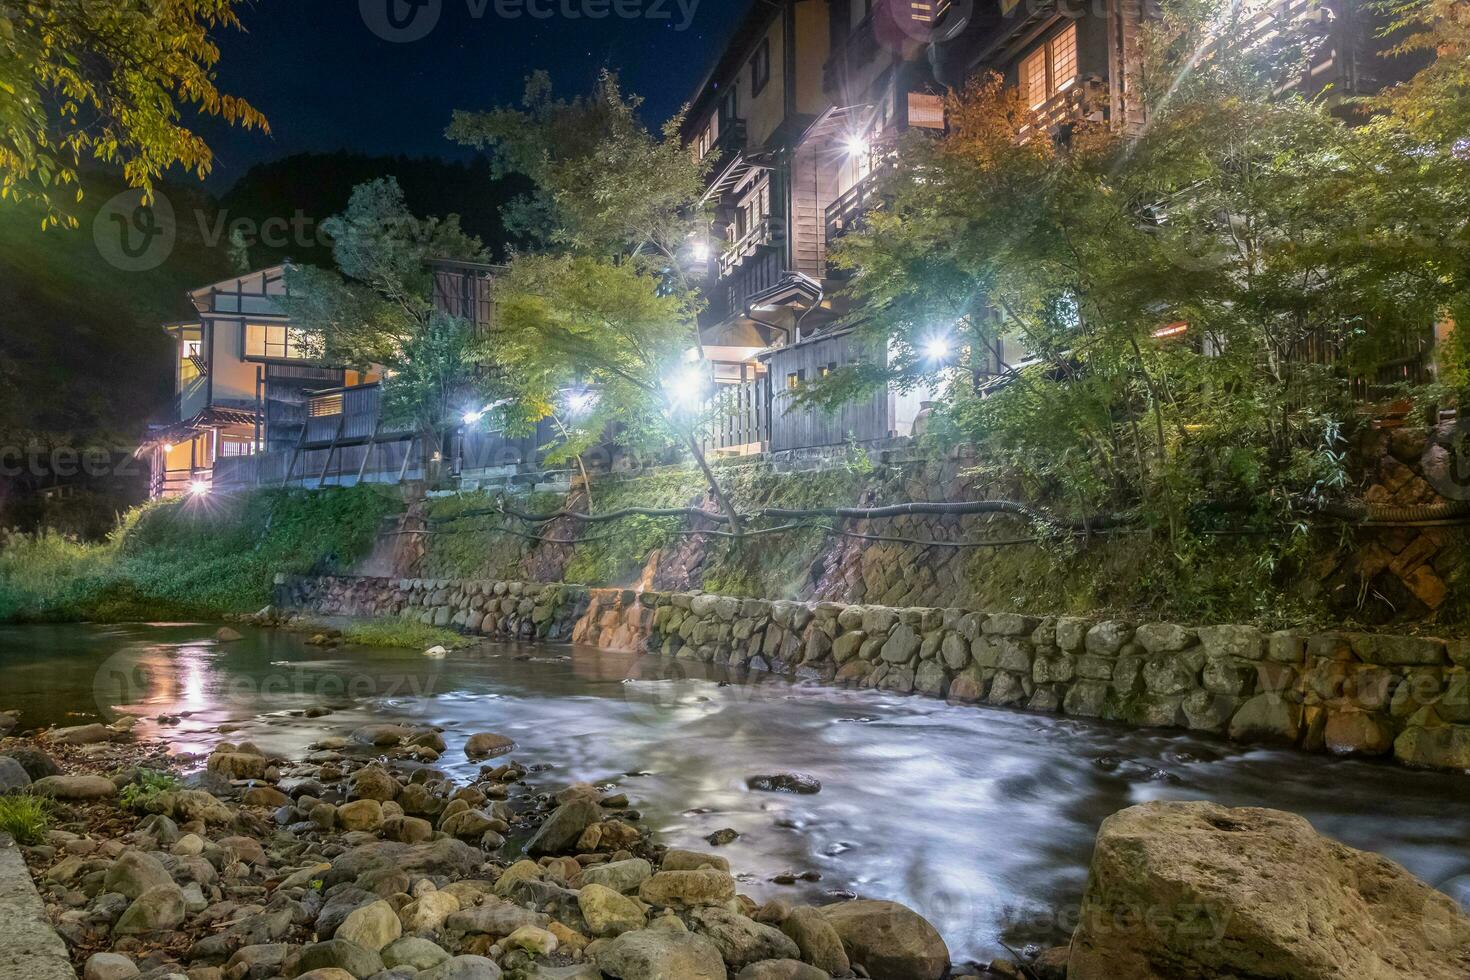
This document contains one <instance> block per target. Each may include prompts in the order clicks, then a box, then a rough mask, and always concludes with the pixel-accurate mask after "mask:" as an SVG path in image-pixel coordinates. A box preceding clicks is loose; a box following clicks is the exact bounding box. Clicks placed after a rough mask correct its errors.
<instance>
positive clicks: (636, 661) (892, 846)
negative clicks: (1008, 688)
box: [0, 624, 1470, 961]
mask: <svg viewBox="0 0 1470 980" xmlns="http://www.w3.org/2000/svg"><path fill="white" fill-rule="evenodd" d="M213 630H214V627H212V626H208V625H203V624H152V625H147V626H116V627H100V626H97V627H94V626H64V627H24V628H0V709H7V708H19V709H21V710H22V712H23V715H22V727H25V728H34V727H40V726H44V725H51V724H79V723H82V722H84V721H88V720H95V719H98V718H101V719H105V720H110V719H111V718H113V717H115V716H116V713H117V712H119V711H121V712H125V713H129V714H135V715H139V716H141V717H143V718H144V719H146V721H145V723H144V724H143V725H141V726H140V727H139V728H138V732H139V733H140V734H141V735H144V736H151V735H158V734H162V735H164V736H165V737H166V738H167V739H168V740H169V741H170V743H171V745H172V747H173V749H174V750H175V751H176V752H179V753H200V752H206V751H207V750H208V748H209V747H210V746H211V745H212V744H213V743H214V742H216V741H219V740H221V739H222V738H228V739H231V740H240V739H247V738H248V739H250V740H252V741H254V742H256V743H257V744H259V745H260V746H261V747H262V748H265V749H267V750H270V751H279V752H281V753H283V754H294V753H298V752H299V751H300V750H301V749H302V748H303V747H304V746H305V745H306V744H307V743H309V742H311V741H312V740H314V739H316V738H318V737H321V736H322V735H323V734H346V733H347V732H348V731H350V730H351V729H352V728H354V727H357V726H358V725H361V724H365V723H369V722H384V721H398V720H404V721H408V722H411V723H414V724H425V725H436V726H440V727H442V728H443V729H444V731H445V738H446V740H447V741H448V743H449V751H448V752H446V753H445V755H444V758H443V759H442V760H441V762H440V763H439V766H440V768H443V769H446V770H447V771H449V772H451V773H453V774H456V775H458V776H460V777H461V778H467V777H469V776H470V775H472V774H473V773H474V772H475V771H476V770H477V768H478V767H477V766H475V765H472V764H470V763H468V762H466V761H464V755H463V752H462V746H463V743H464V740H465V739H466V738H468V736H469V735H471V734H473V733H475V732H480V731H494V732H500V733H502V734H505V735H509V736H511V737H513V738H514V739H515V740H516V741H517V742H518V743H519V748H518V749H517V751H516V753H514V754H513V755H512V758H518V759H521V760H523V761H526V762H546V763H551V764H552V765H553V768H552V769H551V770H549V771H547V772H543V773H538V774H536V775H535V776H533V777H532V779H533V781H534V782H536V783H538V784H540V785H545V786H557V785H559V784H564V783H566V782H569V781H573V780H590V781H595V782H605V783H613V784H617V785H618V786H619V787H620V788H621V789H622V790H624V791H625V792H627V794H628V796H629V797H630V798H631V799H632V801H633V805H634V806H636V807H638V808H640V809H641V810H642V811H643V814H644V818H645V822H646V823H647V824H648V825H649V826H650V827H652V828H653V829H655V830H656V831H658V832H659V834H660V839H661V840H662V841H664V842H665V843H668V844H670V845H672V846H683V847H693V848H707V846H708V845H706V844H705V843H704V841H703V840H702V838H703V837H705V836H706V835H708V834H710V833H712V832H714V831H716V830H720V829H723V828H733V829H735V830H737V831H739V833H740V835H741V836H740V838H739V839H738V840H736V841H735V842H734V843H732V844H730V845H728V846H726V847H724V848H722V849H721V853H723V854H724V855H726V856H727V857H728V858H729V859H730V862H731V865H732V867H733V868H734V869H735V870H736V872H737V873H738V874H741V875H742V877H743V884H742V890H743V891H745V892H746V893H747V894H750V895H752V896H753V897H756V898H758V899H765V898H769V897H777V896H781V897H787V898H789V899H792V900H801V901H814V902H819V901H823V900H832V899H833V898H834V897H836V896H841V895H852V894H856V895H862V896H867V897H875V898H890V899H894V900H897V901H901V902H904V903H906V904H908V905H911V906H913V907H914V908H916V909H918V910H919V911H920V912H922V913H923V914H924V915H926V916H927V917H928V918H929V919H931V920H932V921H933V922H934V923H935V924H936V925H937V926H938V927H939V928H940V930H941V931H942V932H943V933H944V935H945V938H946V939H947V940H948V942H949V944H950V947H951V949H952V950H953V952H954V954H955V956H956V959H957V961H958V960H963V959H965V958H970V957H974V958H978V959H988V958H990V957H991V956H993V955H997V954H1000V953H1002V952H1003V950H1002V947H1003V946H1005V945H1008V946H1011V947H1013V948H1019V947H1021V946H1024V945H1025V944H1027V943H1038V944H1044V945H1049V944H1055V943H1060V942H1064V941H1065V939H1066V936H1067V934H1068V931H1069V929H1070V926H1071V924H1072V922H1073V921H1074V919H1075V915H1076V909H1077V906H1078V902H1079V899H1080V897H1081V893H1082V888H1083V885H1084V883H1085V881H1086V874H1087V870H1086V869H1087V862H1088V860H1089V857H1090V854H1091V849H1092V841H1093V837H1094V835H1095V834H1096V831H1097V827H1098V824H1099V823H1100V822H1101V821H1102V820H1103V819H1104V818H1105V817H1106V816H1107V815H1108V814H1110V813H1113V812H1114V811H1116V810H1118V809H1121V808H1123V807H1126V806H1129V805H1131V804H1135V803H1140V802H1144V801H1147V800H1156V799H1209V800H1214V801H1217V802H1219V803H1223V804H1226V805H1230V806H1269V807H1275V808H1278V809H1284V810H1290V811H1293V812H1295V813H1299V814H1301V815H1303V816H1305V817H1306V818H1308V819H1309V820H1311V822H1312V823H1313V824H1314V825H1315V826H1316V828H1317V829H1318V830H1319V831H1321V832H1323V833H1326V834H1329V835H1331V836H1333V837H1336V838H1338V839H1340V840H1343V841H1345V842H1346V843H1348V844H1351V845H1353V846H1355V847H1360V848H1366V849H1370V850H1374V851H1378V852H1381V853H1383V854H1385V855H1387V856H1388V857H1390V858H1393V859H1394V860H1396V861H1399V862H1401V863H1402V864H1404V865H1405V866H1407V867H1408V868H1409V870H1410V871H1412V872H1414V873H1415V874H1417V875H1419V876H1420V877H1422V878H1424V879H1426V880H1428V881H1430V882H1432V883H1434V884H1436V885H1439V886H1441V887H1444V888H1446V890H1449V891H1452V892H1455V893H1457V894H1460V893H1461V892H1463V891H1466V890H1467V889H1466V888H1465V886H1466V884H1467V883H1470V777H1462V776H1455V775H1446V774H1432V773H1423V772H1410V771H1406V770H1402V769H1398V768H1394V767H1392V766H1389V765H1386V764H1374V763H1367V762H1351V761H1340V760H1333V759H1328V758H1324V757H1319V756H1307V755H1302V754H1297V753H1293V752H1288V751H1276V750H1265V749H1251V748H1242V747H1237V746H1230V745H1227V744H1224V743H1223V742H1218V741H1212V740H1208V739H1203V738H1196V737H1193V736H1189V735H1184V734H1179V733H1169V734H1164V733H1150V732H1139V731H1132V730H1128V729H1123V728H1118V727H1113V726H1109V725H1103V724H1095V723H1089V722H1082V721H1073V720H1068V719H1064V718H1052V717H1043V716H1035V715H1028V714H1023V713H1019V712H1010V711H1003V710H998V709H977V708H970V707H951V706H948V705H946V704H943V703H942V702H936V701H932V700H928V699H924V698H910V697H898V696H892V695H886V694H880V693H869V692H862V693H859V692H845V691H833V690H829V689H825V688H820V687H813V686H802V685H795V684H791V683H788V682H786V681H784V680H781V679H778V678H774V677H771V676H769V675H759V674H757V675H749V676H746V675H743V674H736V673H732V672H726V671H722V670H720V669H718V668H705V667H702V666H701V665H692V664H687V663H684V662H669V661H664V660H660V659H657V658H639V657H637V656H633V655H623V654H608V653H602V652H598V651H595V650H588V649H574V648H570V647H556V646H516V645H496V644H488V645H484V646H481V647H476V648H473V649H470V650H466V651H462V652H460V653H457V654H453V655H451V656H450V657H449V658H448V659H446V660H430V659H426V658H424V657H423V656H421V655H420V654H419V653H418V652H417V651H385V650H372V649H337V650H330V651H323V650H319V649H315V648H312V647H308V646H305V645H303V644H302V642H301V639H300V637H297V636H295V635H292V634H287V633H279V632H268V631H253V630H249V631H246V632H247V635H246V638H245V640H244V641H242V642H240V643H233V644H227V645H217V644H215V643H214V642H213V641H212V640H211V639H209V637H210V636H211V634H212V633H213ZM315 705H328V706H332V707H334V708H335V709H336V710H334V712H333V713H332V714H331V715H329V716H327V717H324V718H319V719H315V720H307V719H305V718H303V717H301V716H300V714H299V713H300V712H301V711H302V710H303V709H305V708H307V707H311V706H315ZM293 712H295V714H293ZM180 713H187V714H186V717H184V718H183V719H182V721H180V722H179V723H178V724H176V725H172V724H169V725H166V724H160V723H159V722H158V721H157V720H156V719H157V718H158V716H160V715H164V714H168V715H176V714H180ZM226 723H228V724H230V725H237V726H239V727H238V728H237V729H235V730H234V731H232V732H231V733H230V734H229V735H227V736H221V735H219V734H218V733H217V732H216V731H215V729H216V728H217V727H218V726H220V725H221V724H226ZM774 772H802V773H807V774H810V775H812V776H815V777H816V778H817V779H819V780H820V781H821V783H822V789H821V792H820V793H818V794H816V795H811V796H794V795H786V794H772V793H760V792H752V791H750V790H749V789H747V788H746V779H747V777H749V776H752V775H757V774H763V773H774ZM788 873H789V874H790V875H794V876H796V879H797V880H796V881H795V883H794V884H780V883H777V882H775V881H773V880H772V879H774V878H777V877H781V878H783V880H784V879H785V875H786V874H788Z"/></svg>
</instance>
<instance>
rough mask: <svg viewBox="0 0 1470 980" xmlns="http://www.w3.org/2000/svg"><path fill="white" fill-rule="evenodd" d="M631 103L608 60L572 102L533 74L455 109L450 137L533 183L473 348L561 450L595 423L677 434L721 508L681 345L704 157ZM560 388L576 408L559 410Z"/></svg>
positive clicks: (642, 434)
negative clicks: (519, 97) (561, 431)
mask: <svg viewBox="0 0 1470 980" xmlns="http://www.w3.org/2000/svg"><path fill="white" fill-rule="evenodd" d="M639 104H640V101H639V99H638V98H636V97H628V96H625V95H624V94H623V92H622V91H621V89H620V88H619V87H618V82H617V79H616V78H615V77H614V76H612V75H610V74H604V75H603V76H602V78H601V79H600V81H599V82H598V85H597V86H596V88H595V90H594V91H593V92H592V94H591V95H590V96H588V97H586V98H579V99H574V100H571V101H564V100H558V99H556V98H555V97H554V96H553V94H552V90H551V83H550V81H549V79H548V78H547V77H546V76H545V75H536V76H534V77H533V78H532V79H531V80H530V82H529V84H528V85H527V90H526V97H525V101H524V105H523V107H522V108H498V109H494V110H491V111H489V112H481V113H468V112H460V113H456V115H455V118H454V123H453V125H451V127H450V130H449V135H450V137H451V138H452V139H455V140H458V141H459V142H461V143H465V144H468V145H470V146H475V147H478V148H483V149H489V150H491V151H493V153H494V159H495V161H496V165H497V167H499V168H501V169H502V171H503V172H505V173H519V174H523V175H524V176H526V177H528V178H529V179H530V180H531V181H532V182H533V183H534V185H535V191H534V192H533V194H531V195H529V196H527V197H526V198H523V199H522V200H521V201H520V203H519V205H518V207H517V208H516V214H517V216H518V227H519V228H520V229H521V231H522V232H523V233H526V234H528V235H529V236H530V237H531V239H532V242H533V244H532V246H531V247H530V248H529V249H527V250H526V251H525V252H522V253H520V254H517V255H515V256H513V257H512V259H511V261H510V267H509V270H508V272H507V274H506V275H505V276H504V277H502V278H501V279H500V281H499V282H498V283H497V284H496V291H495V295H496V305H497V325H496V326H497V330H496V333H495V336H494V341H493V344H492V345H491V346H490V348H489V349H488V350H487V352H486V356H487V358H488V359H489V360H490V362H491V363H493V364H494V365H496V366H497V367H498V368H499V369H500V373H501V375H502V376H503V377H504V378H505V379H506V382H507V383H508V384H509V385H511V386H512V388H513V389H514V392H515V399H514V406H513V408H512V414H515V415H518V417H519V420H520V421H521V422H523V423H524V422H531V421H535V420H538V419H541V418H547V417H555V418H557V419H558V421H560V422H561V423H562V425H563V427H564V428H565V429H566V430H567V431H568V435H569V437H570V438H569V439H568V444H567V447H566V449H565V450H563V454H564V455H575V454H579V453H581V452H582V451H584V450H585V449H586V448H587V447H588V446H589V445H590V444H592V443H593V442H595V441H597V440H598V439H600V438H601V437H602V436H603V434H604V432H605V431H606V426H607V424H608V423H610V422H616V423H617V432H618V438H619V439H620V440H622V441H623V442H624V443H625V444H629V445H633V446H636V447H642V448H652V447H662V446H665V445H668V444H670V443H672V444H675V445H678V446H681V447H682V448H684V449H687V450H688V451H689V452H690V453H691V454H692V455H693V457H694V458H695V460H696V461H697V462H698V463H699V465H700V467H701V468H702V470H703V471H704V473H705V476H706V478H707V479H708V481H709V485H710V490H711V492H712V493H713V494H714V495H715V497H716V498H717V499H718V500H719V501H720V504H721V506H722V508H723V509H724V511H725V513H726V514H727V515H729V516H730V517H731V519H732V520H736V514H735V511H734V509H733V507H732V506H731V505H730V502H729V500H728V498H727V496H726V494H725V492H724V490H723V488H722V487H721V486H720V482H719V480H718V479H717V478H716V476H715V473H714V471H713V470H712V469H711V468H710V466H709V464H708V462H707V461H706V459H705V457H704V453H703V450H702V446H701V428H702V426H703V424H704V423H705V422H706V421H707V420H708V416H709V414H710V413H709V408H708V405H707V404H706V402H707V397H706V396H707V395H708V394H709V393H710V391H711V390H712V385H711V377H710V366H709V365H708V364H707V363H706V362H705V361H704V360H703V359H702V358H696V359H695V360H693V361H690V360H689V359H688V357H687V355H688V352H689V351H691V350H692V351H695V352H697V353H698V352H702V345H701V342H700V336H699V325H698V315H699V311H700V308H701V302H702V301H701V299H700V297H699V293H698V290H697V283H695V282H694V281H693V280H692V279H691V278H690V276H689V275H688V274H687V272H686V264H687V263H688V262H689V260H690V249H691V245H692V243H693V242H694V241H696V240H698V239H699V238H700V237H701V236H702V235H703V234H704V233H705V229H706V228H707V222H706V220H705V217H704V209H703V206H702V196H703V178H704V174H705V166H704V165H703V164H701V163H699V162H697V161H695V160H694V159H693V158H692V156H691V155H690V153H689V152H688V150H687V149H686V148H685V147H684V146H683V145H682V144H681V143H680V141H679V137H678V131H679V124H680V121H681V120H680V118H675V119H673V120H671V121H670V122H669V123H667V124H666V125H665V126H664V127H663V130H662V131H661V132H660V133H653V132H650V131H649V130H648V129H647V127H645V126H644V125H643V123H642V122H641V121H640V119H639V117H638V108H639ZM568 392H572V393H573V394H572V395H571V396H568V394H567V393H568ZM568 397H573V398H576V399H577V404H576V405H570V406H568V407H569V408H574V409H578V410H579V411H564V410H559V409H558V405H559V404H566V401H567V399H568ZM564 417H571V424H568V422H567V421H566V418H564ZM737 523H738V521H737Z"/></svg>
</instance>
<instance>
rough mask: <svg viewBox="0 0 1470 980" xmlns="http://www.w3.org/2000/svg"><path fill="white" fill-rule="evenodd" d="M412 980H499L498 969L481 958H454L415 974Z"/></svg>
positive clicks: (491, 961)
mask: <svg viewBox="0 0 1470 980" xmlns="http://www.w3.org/2000/svg"><path fill="white" fill-rule="evenodd" d="M414 980H500V967H498V966H496V965H495V961H494V960H487V959H486V958H485V957H483V956H456V957H454V958H453V959H449V960H445V961H444V962H443V963H440V964H439V965H438V966H434V967H430V968H429V969H427V970H424V971H422V972H420V973H417V974H415V975H414Z"/></svg>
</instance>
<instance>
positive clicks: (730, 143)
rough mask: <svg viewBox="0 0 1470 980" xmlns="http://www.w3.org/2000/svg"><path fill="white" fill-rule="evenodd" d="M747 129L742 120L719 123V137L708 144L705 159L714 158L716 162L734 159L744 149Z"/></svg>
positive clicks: (724, 120) (725, 120)
mask: <svg viewBox="0 0 1470 980" xmlns="http://www.w3.org/2000/svg"><path fill="white" fill-rule="evenodd" d="M746 134H747V128H746V125H745V120H744V119H723V120H721V121H720V135H719V136H718V137H716V139H715V141H714V142H713V143H712V144H710V148H709V149H708V150H706V151H705V154H704V156H705V159H709V158H710V157H714V158H715V159H717V160H731V159H734V157H735V154H737V153H740V152H742V151H743V150H744V149H745V141H746Z"/></svg>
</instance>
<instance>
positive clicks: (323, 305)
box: [282, 177, 493, 458]
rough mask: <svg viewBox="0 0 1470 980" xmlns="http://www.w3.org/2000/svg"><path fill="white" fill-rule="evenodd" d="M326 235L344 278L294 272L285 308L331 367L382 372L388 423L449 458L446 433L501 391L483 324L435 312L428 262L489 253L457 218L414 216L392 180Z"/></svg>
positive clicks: (360, 198) (361, 192) (365, 195)
mask: <svg viewBox="0 0 1470 980" xmlns="http://www.w3.org/2000/svg"><path fill="white" fill-rule="evenodd" d="M322 228H323V230H324V231H325V232H326V233H327V234H328V235H329V236H330V237H331V239H332V254H333V257H334V258H335V259H336V263H337V271H335V272H334V271H330V270H325V269H316V268H312V267H293V268H291V269H290V270H289V272H288V274H287V284H288V286H289V289H290V295H289V296H288V297H287V298H286V299H285V300H284V301H283V302H282V306H283V308H284V309H285V310H286V312H287V313H288V314H289V315H290V316H291V317H292V319H293V320H294V321H295V322H296V323H298V324H300V325H301V327H302V328H303V329H305V330H306V331H307V332H308V334H309V335H310V337H311V338H312V339H313V342H314V344H315V345H316V349H315V350H314V351H313V352H314V353H316V354H318V355H319V356H321V357H322V358H323V359H324V360H325V361H327V362H329V363H332V364H345V365H352V366H355V367H358V368H361V369H364V370H366V369H369V368H381V369H383V370H384V372H385V380H384V384H383V420H384V422H385V423H387V424H389V425H400V426H408V427H412V428H413V429H415V430H416V431H417V432H418V433H419V435H420V437H421V439H422V440H423V446H424V449H425V452H426V454H427V455H429V456H430V457H431V458H436V457H442V453H443V448H444V445H443V442H444V435H445V430H446V428H447V427H450V426H453V425H456V424H458V419H459V418H460V416H461V415H463V414H464V413H465V412H466V411H473V410H476V409H478V408H480V407H482V406H483V405H484V404H485V402H486V400H487V399H489V398H490V397H492V395H493V391H492V389H491V388H490V386H489V383H488V382H487V381H486V380H485V379H484V378H482V377H481V376H480V374H479V372H477V371H476V370H475V365H474V351H475V348H476V344H477V343H478V339H477V338H476V336H475V325H474V324H472V323H470V322H469V321H467V320H465V319H463V318H459V317H453V316H450V315H448V314H446V313H443V312H442V311H439V310H436V309H434V304H433V273H432V270H431V267H430V263H431V262H432V261H433V260H435V259H462V260H467V261H476V260H482V259H484V257H485V250H484V246H483V245H481V244H480V242H479V240H478V239H476V238H473V237H471V236H469V235H466V234H465V233H464V232H463V231H462V230H461V229H460V227H459V220H458V218H457V217H455V216H454V215H450V216H449V217H447V218H425V219H420V218H417V217H415V216H414V215H413V214H411V213H410V212H409V210H408V207H407V205H406V204H405V203H404V199H403V192H402V191H401V190H400V189H399V187H398V183H397V181H395V180H394V179H393V178H391V177H388V178H383V179H381V180H375V181H371V182H369V183H366V184H362V185H360V186H358V187H357V188H356V189H355V190H354V191H353V193H352V199H351V201H350V202H349V204H348V206H347V210H346V211H345V212H343V213H342V214H341V215H338V216H336V217H334V218H330V219H328V220H327V221H326V222H324V223H323V225H322Z"/></svg>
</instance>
